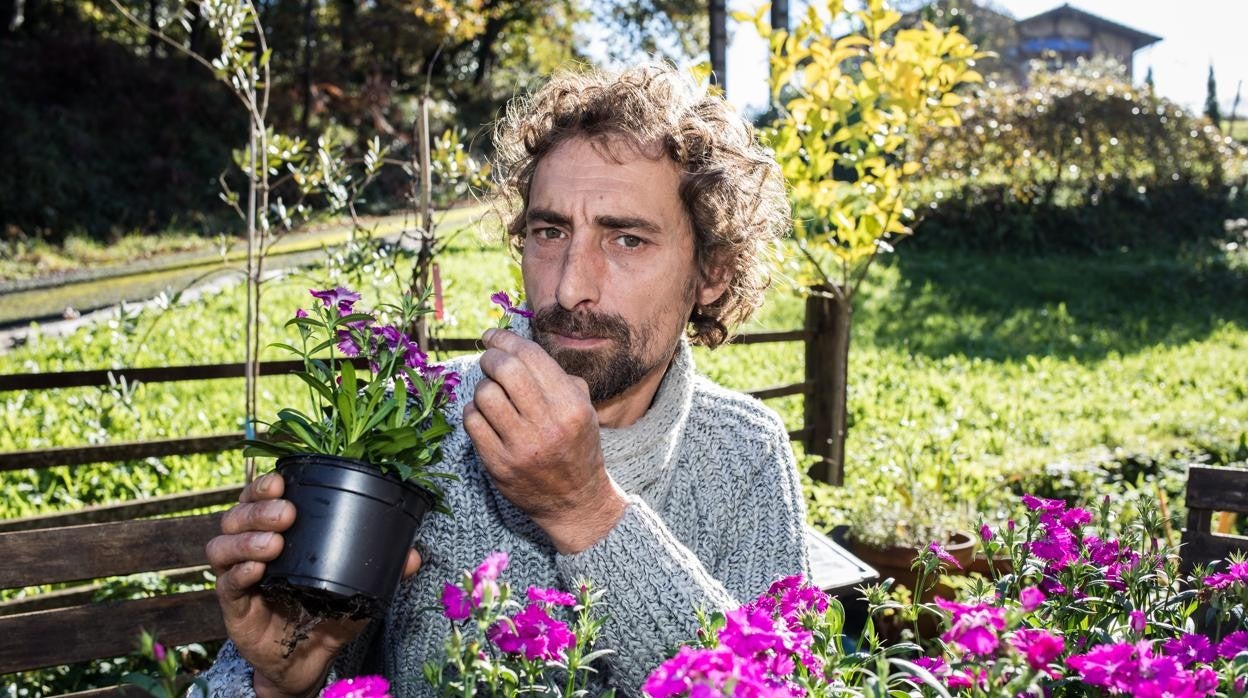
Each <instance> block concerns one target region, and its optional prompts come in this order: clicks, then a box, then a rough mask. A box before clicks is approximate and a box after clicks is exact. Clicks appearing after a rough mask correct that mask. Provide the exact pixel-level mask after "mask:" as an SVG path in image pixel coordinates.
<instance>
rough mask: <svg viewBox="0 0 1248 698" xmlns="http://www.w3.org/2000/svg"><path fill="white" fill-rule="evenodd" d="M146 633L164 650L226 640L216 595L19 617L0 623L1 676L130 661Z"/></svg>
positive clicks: (161, 598)
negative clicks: (124, 658)
mask: <svg viewBox="0 0 1248 698" xmlns="http://www.w3.org/2000/svg"><path fill="white" fill-rule="evenodd" d="M144 629H146V630H148V631H149V632H152V633H154V634H156V636H157V637H159V638H160V640H161V642H163V643H165V644H167V645H185V644H189V643H192V642H208V641H211V640H221V639H224V638H225V623H224V622H223V621H222V620H221V608H220V606H218V605H217V594H216V592H215V591H192V592H187V593H184V594H169V595H167V596H157V597H153V598H150V599H138V600H134V601H118V602H107V603H101V604H91V605H88V606H78V607H75V608H69V609H58V610H55V611H39V612H36V613H23V614H21V615H16V616H6V617H3V618H0V674H6V673H10V672H14V671H22V670H28V669H39V668H43V667H48V666H57V665H61V664H72V663H74V662H82V661H86V660H88V659H97V658H101V657H120V656H124V655H128V654H130V653H132V652H133V651H134V648H135V643H136V641H137V640H138V637H139V632H140V631H141V630H144Z"/></svg>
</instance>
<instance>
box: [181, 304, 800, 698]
mask: <svg viewBox="0 0 1248 698" xmlns="http://www.w3.org/2000/svg"><path fill="white" fill-rule="evenodd" d="M513 329H514V330H515V331H517V332H519V333H520V334H522V335H525V336H528V327H527V325H524V324H521V323H516V324H515V325H514V326H513ZM451 366H452V368H454V369H455V370H458V371H459V372H460V373H461V375H462V378H463V380H462V382H461V383H460V387H459V391H458V397H457V400H456V404H457V405H462V404H464V402H465V401H466V400H471V399H472V395H473V391H474V388H475V386H476V384H477V382H478V381H480V380H481V377H482V373H481V369H480V367H479V366H478V363H477V358H476V357H467V358H460V359H456V360H454V361H452V362H451ZM450 417H451V421H452V424H453V425H454V427H455V430H454V431H453V432H452V433H451V434H449V435H448V436H447V437H446V440H445V441H444V443H443V463H442V464H441V468H440V469H442V470H446V471H448V472H453V473H454V474H456V475H458V476H459V480H458V481H455V482H452V483H450V484H448V485H447V487H446V496H447V503H448V504H449V505H450V507H451V510H452V511H454V515H453V516H444V515H439V514H431V515H430V516H429V517H427V518H426V520H425V522H424V523H423V524H422V526H421V530H420V532H419V534H418V536H417V539H418V541H419V543H417V548H418V549H419V550H420V553H421V556H422V558H423V560H424V562H423V565H422V567H421V569H420V572H418V573H417V574H416V575H415V576H414V577H413V578H412V579H410V580H407V581H406V582H404V583H403V584H402V585H401V586H400V589H399V592H398V595H397V596H396V598H395V600H394V603H393V604H392V606H391V608H390V611H389V614H388V616H387V617H386V618H385V619H384V622H374V623H373V624H372V626H370V628H369V629H368V631H366V632H365V634H364V635H363V636H362V637H361V638H360V639H359V640H357V641H356V642H354V643H353V644H352V645H351V646H349V647H348V648H347V649H346V651H344V653H343V654H342V655H341V656H340V657H339V659H338V661H337V662H336V663H335V666H334V670H333V672H332V675H331V678H332V677H337V676H342V677H345V676H355V675H358V674H361V673H381V674H384V675H385V676H386V677H387V678H389V679H390V680H391V685H392V693H393V694H394V695H395V696H396V698H400V697H401V698H405V697H408V696H413V697H415V696H429V695H432V689H431V688H430V687H429V686H428V685H427V684H426V683H425V682H424V679H423V678H422V674H421V667H422V665H423V664H424V663H425V662H426V661H428V660H430V659H433V658H437V657H439V656H441V655H442V652H443V643H444V641H445V638H446V636H447V634H448V633H449V630H450V625H449V622H448V621H447V620H446V618H444V617H443V616H442V615H441V613H440V612H439V610H438V609H439V608H440V607H439V601H438V599H439V593H440V592H441V588H442V584H443V583H444V582H446V581H448V580H452V579H455V578H456V577H457V575H458V574H459V573H460V572H461V571H462V570H466V569H471V568H473V567H475V566H476V565H477V564H478V563H479V562H480V561H481V560H482V559H483V558H484V557H485V556H486V555H487V554H488V553H490V552H492V551H495V550H504V551H506V552H507V553H508V554H509V555H510V558H511V564H510V566H509V567H508V568H507V571H506V572H505V573H504V575H503V579H504V580H505V581H508V582H510V583H511V584H512V586H513V588H516V589H518V590H520V591H523V589H525V588H526V587H528V586H530V585H538V586H558V587H561V588H564V589H571V588H574V585H575V584H576V583H577V581H578V580H591V581H592V582H593V583H594V584H595V585H596V586H597V587H599V588H603V589H605V590H606V596H605V597H604V601H605V604H603V606H602V607H601V608H602V610H603V611H604V612H605V613H606V614H607V615H608V620H607V622H606V624H605V625H604V628H603V634H602V635H601V637H600V640H599V643H598V647H600V648H612V649H614V650H615V654H613V655H611V656H610V658H609V664H608V666H607V667H606V671H605V672H604V673H605V676H604V680H605V681H606V683H608V684H610V685H611V686H613V687H615V688H617V689H618V690H619V692H620V694H622V695H628V696H631V695H639V692H640V686H641V684H642V682H643V681H644V680H645V677H646V675H647V674H648V673H649V672H650V671H651V670H653V669H654V668H655V667H656V666H658V664H659V663H661V662H662V661H663V659H664V658H665V657H666V656H667V652H668V650H669V649H671V648H674V647H675V646H676V645H678V644H679V643H680V642H682V641H686V640H689V639H692V638H693V636H694V634H695V632H696V629H697V619H696V615H695V609H698V608H702V609H707V610H710V609H728V608H731V607H733V606H735V605H736V604H737V602H738V600H744V599H748V598H752V597H754V596H756V595H758V594H759V593H761V592H762V591H764V590H765V589H766V588H767V586H768V585H769V584H770V583H771V582H772V581H774V580H775V579H777V578H779V577H782V576H785V575H790V574H796V573H799V572H801V573H808V572H809V565H808V562H807V558H806V549H805V545H804V539H803V529H802V522H803V521H804V514H805V512H804V506H803V499H802V494H801V490H800V487H799V484H798V478H797V470H796V465H795V463H794V461H793V455H792V450H791V449H790V447H789V441H788V435H787V432H786V431H785V428H784V425H783V423H782V422H781V421H780V419H779V417H778V416H777V415H776V414H775V413H774V412H772V411H771V410H770V409H768V408H767V407H765V406H764V405H763V404H762V403H761V402H759V401H758V400H755V399H753V398H750V397H748V396H745V395H741V394H740V393H735V392H731V391H728V390H725V389H723V388H721V387H719V386H717V385H715V384H714V383H712V382H710V381H709V380H707V379H706V378H703V377H700V376H697V375H695V373H694V369H693V360H692V356H691V355H690V351H689V347H688V345H687V344H686V343H685V342H683V341H682V342H681V345H680V347H679V349H678V351H677V354H676V358H675V360H674V361H673V363H672V365H671V367H670V368H669V370H668V372H667V375H666V376H665V377H664V379H663V382H662V384H661V385H660V387H659V391H658V393H657V395H656V396H655V399H654V402H653V404H652V405H651V407H650V409H649V411H648V412H646V414H645V415H644V416H643V417H642V418H641V419H640V420H638V421H637V422H636V423H634V424H632V425H630V426H628V427H624V428H621V429H602V432H601V433H602V450H603V455H604V456H605V459H606V464H607V470H608V471H609V472H610V474H611V476H612V478H614V479H615V481H616V482H617V483H619V485H620V486H621V487H622V488H623V489H624V490H625V491H626V492H627V493H628V495H629V502H630V503H629V507H628V509H627V510H626V511H625V514H624V516H623V518H622V519H621V520H620V521H619V523H618V524H617V525H616V526H615V528H614V529H613V530H612V531H611V533H610V534H608V535H607V536H606V538H604V539H603V540H601V541H599V542H598V543H596V544H595V545H593V546H592V547H590V548H589V549H587V550H585V551H583V552H581V553H579V554H576V555H561V554H559V553H558V552H557V551H556V550H555V548H554V546H553V545H552V544H551V542H550V539H549V538H548V537H547V536H546V534H545V532H543V531H542V530H541V529H540V528H539V527H538V526H537V525H536V524H534V523H533V521H532V520H531V519H529V517H528V516H527V515H526V514H524V513H523V512H521V511H520V510H519V509H517V508H516V507H515V506H513V505H512V504H511V502H509V501H507V500H506V499H505V498H503V496H502V495H501V494H499V492H498V491H497V490H496V489H495V488H494V486H493V485H492V484H491V482H490V480H489V477H488V476H487V475H486V472H485V470H484V467H483V466H482V464H481V463H480V461H479V460H478V458H477V454H476V452H475V450H474V449H473V446H472V441H471V440H470V439H469V438H468V435H467V434H466V433H465V431H464V428H463V424H462V414H460V412H459V410H454V414H452V415H450ZM361 535H368V533H367V532H366V531H362V532H361ZM431 609H432V610H431ZM205 677H206V678H207V679H208V684H209V686H210V691H211V693H212V695H213V696H239V697H243V696H254V695H255V692H254V690H253V689H252V686H251V670H250V667H248V666H247V664H246V663H245V662H244V661H243V660H242V659H241V658H240V657H239V656H238V653H237V652H236V651H235V649H234V647H233V645H232V644H231V643H227V644H226V646H225V647H224V648H223V649H222V650H221V653H220V655H219V656H218V657H217V661H216V663H215V664H214V665H213V666H212V668H211V669H210V670H209V671H208V672H207V673H206V674H205Z"/></svg>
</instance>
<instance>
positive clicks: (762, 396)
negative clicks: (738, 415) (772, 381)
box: [748, 382, 811, 400]
mask: <svg viewBox="0 0 1248 698" xmlns="http://www.w3.org/2000/svg"><path fill="white" fill-rule="evenodd" d="M810 386H811V383H809V382H803V383H789V384H788V385H777V386H775V387H772V388H763V389H761V390H751V391H750V392H749V393H748V394H749V395H752V396H754V397H756V398H758V399H759V400H770V399H771V398H776V397H786V396H788V395H806V394H807V393H809V392H810Z"/></svg>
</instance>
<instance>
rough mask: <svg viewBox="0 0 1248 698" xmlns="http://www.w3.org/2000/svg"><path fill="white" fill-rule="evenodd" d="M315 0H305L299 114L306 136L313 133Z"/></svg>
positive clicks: (303, 132) (301, 128) (304, 135)
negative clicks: (301, 92)
mask: <svg viewBox="0 0 1248 698" xmlns="http://www.w3.org/2000/svg"><path fill="white" fill-rule="evenodd" d="M314 9H315V4H314V0H303V71H302V72H303V75H302V76H301V79H302V82H303V113H302V114H301V115H300V116H299V129H300V133H302V134H303V137H304V138H309V137H310V135H311V121H312V47H313V44H315V43H316V37H315V32H316V13H315V12H314Z"/></svg>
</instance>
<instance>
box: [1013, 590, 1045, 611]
mask: <svg viewBox="0 0 1248 698" xmlns="http://www.w3.org/2000/svg"><path fill="white" fill-rule="evenodd" d="M1045 598H1046V597H1045V595H1044V592H1043V591H1040V590H1039V589H1037V588H1035V587H1027V588H1026V589H1023V590H1022V591H1020V592H1018V602H1019V604H1020V605H1022V607H1023V610H1024V611H1027V612H1028V613H1030V612H1032V611H1034V610H1036V608H1038V607H1039V606H1040V604H1042V603H1044V599H1045Z"/></svg>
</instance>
